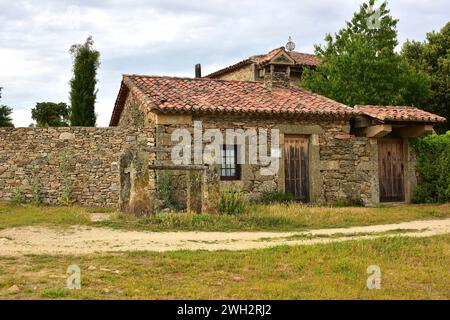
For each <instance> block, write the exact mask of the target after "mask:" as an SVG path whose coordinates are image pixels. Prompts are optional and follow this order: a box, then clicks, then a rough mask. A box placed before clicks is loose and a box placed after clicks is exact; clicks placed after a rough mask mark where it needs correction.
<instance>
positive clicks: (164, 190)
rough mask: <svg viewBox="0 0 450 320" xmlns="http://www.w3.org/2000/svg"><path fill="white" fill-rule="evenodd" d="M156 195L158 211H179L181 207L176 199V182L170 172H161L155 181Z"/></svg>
mask: <svg viewBox="0 0 450 320" xmlns="http://www.w3.org/2000/svg"><path fill="white" fill-rule="evenodd" d="M157 181H158V182H157V192H156V195H157V197H158V200H159V201H160V202H161V203H160V204H159V207H161V208H157V209H158V210H159V209H170V210H175V211H178V210H181V205H180V203H179V200H178V199H177V181H176V179H175V176H174V174H173V172H172V171H161V172H160V174H159V175H158V180H157Z"/></svg>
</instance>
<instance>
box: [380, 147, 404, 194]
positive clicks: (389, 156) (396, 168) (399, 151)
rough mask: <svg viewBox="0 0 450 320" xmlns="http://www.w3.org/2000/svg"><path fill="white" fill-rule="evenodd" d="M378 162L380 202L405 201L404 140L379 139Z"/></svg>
mask: <svg viewBox="0 0 450 320" xmlns="http://www.w3.org/2000/svg"><path fill="white" fill-rule="evenodd" d="M378 162H379V179H380V202H397V201H399V202H401V201H405V174H404V170H405V165H404V163H405V159H404V154H403V140H402V139H386V140H379V141H378Z"/></svg>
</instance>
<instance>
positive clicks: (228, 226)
mask: <svg viewBox="0 0 450 320" xmlns="http://www.w3.org/2000/svg"><path fill="white" fill-rule="evenodd" d="M105 211H106V212H108V211H111V210H108V209H102V208H83V207H45V206H43V207H35V206H31V205H11V204H7V203H0V229H1V228H8V227H17V226H28V225H61V226H68V225H76V224H82V225H91V226H101V227H111V228H118V229H129V230H149V231H180V230H184V231H190V230H198V231H257V230H265V231H295V230H305V229H314V228H329V227H350V226H358V225H373V224H385V223H396V222H403V221H411V220H418V219H439V218H448V217H450V204H443V205H405V206H396V207H380V208H357V207H348V208H334V207H308V206H303V205H301V204H290V205H255V206H253V207H252V208H251V211H250V212H249V213H246V214H239V215H207V214H192V213H164V214H156V215H153V216H148V217H142V218H136V217H133V216H130V215H125V214H119V213H117V214H114V215H113V217H112V219H111V220H108V221H102V222H91V221H90V219H89V214H90V213H92V212H105Z"/></svg>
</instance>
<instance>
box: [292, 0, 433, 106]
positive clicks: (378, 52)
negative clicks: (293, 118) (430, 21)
mask: <svg viewBox="0 0 450 320" xmlns="http://www.w3.org/2000/svg"><path fill="white" fill-rule="evenodd" d="M374 5H375V0H369V2H368V3H363V4H362V5H361V6H360V10H359V12H356V13H355V14H354V15H353V18H352V19H351V21H348V22H347V23H346V27H345V28H343V29H341V30H340V31H339V32H338V33H337V34H335V35H334V36H332V35H331V34H327V35H326V36H325V44H324V45H323V46H322V45H316V46H315V49H316V50H315V51H316V54H317V55H318V56H320V57H321V58H322V61H323V63H321V64H320V65H319V66H317V68H316V69H313V70H305V72H304V75H303V77H302V83H301V84H302V86H304V87H306V88H308V89H310V90H312V91H314V92H317V93H319V94H322V95H325V96H327V97H329V98H332V99H334V100H337V101H339V102H342V103H345V104H347V105H350V106H354V105H358V104H363V105H364V104H374V105H414V106H415V105H421V103H422V102H423V101H424V99H425V97H426V96H427V95H428V88H429V80H428V78H427V76H426V75H425V74H423V73H421V72H418V71H417V70H415V69H414V68H412V67H411V66H409V65H408V64H407V62H406V61H405V60H404V59H402V57H401V56H400V55H399V54H398V53H396V52H395V47H396V46H397V44H398V42H397V29H396V26H397V22H398V20H396V19H394V18H393V17H392V16H391V15H390V11H389V10H388V8H387V3H386V2H383V3H382V4H381V6H380V8H379V9H378V10H375V9H374ZM374 22H375V23H374Z"/></svg>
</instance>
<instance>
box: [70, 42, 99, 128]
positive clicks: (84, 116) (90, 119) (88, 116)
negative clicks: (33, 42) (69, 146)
mask: <svg viewBox="0 0 450 320" xmlns="http://www.w3.org/2000/svg"><path fill="white" fill-rule="evenodd" d="M93 44H94V41H93V39H92V37H88V38H87V39H86V42H85V43H84V44H75V45H73V46H72V47H71V48H70V53H71V55H72V57H73V78H72V80H70V88H71V89H70V103H71V114H70V123H71V125H72V126H85V127H94V126H95V123H96V120H97V116H96V114H95V100H96V98H97V92H98V90H97V89H96V85H97V69H98V67H99V66H100V53H99V52H98V51H96V50H94V49H93Z"/></svg>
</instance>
